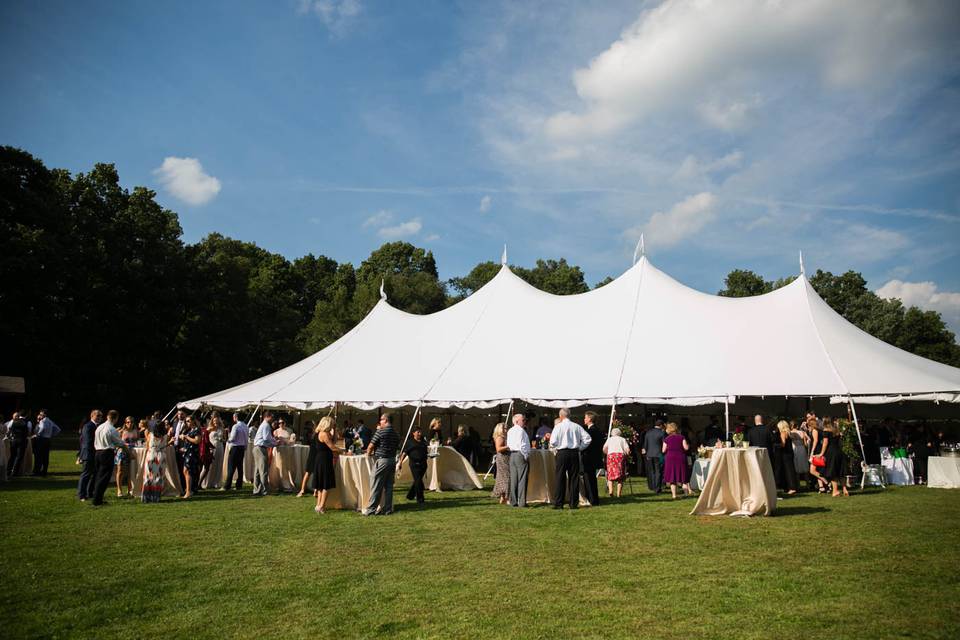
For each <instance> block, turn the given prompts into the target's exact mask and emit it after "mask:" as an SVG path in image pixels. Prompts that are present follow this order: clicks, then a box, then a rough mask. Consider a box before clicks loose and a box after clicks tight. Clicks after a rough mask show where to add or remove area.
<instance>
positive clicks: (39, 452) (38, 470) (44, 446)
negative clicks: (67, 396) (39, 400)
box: [33, 409, 60, 476]
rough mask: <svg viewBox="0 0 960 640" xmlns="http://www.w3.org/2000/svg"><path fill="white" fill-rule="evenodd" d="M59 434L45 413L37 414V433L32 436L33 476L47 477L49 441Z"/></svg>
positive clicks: (56, 427)
mask: <svg viewBox="0 0 960 640" xmlns="http://www.w3.org/2000/svg"><path fill="white" fill-rule="evenodd" d="M58 433H60V427H58V426H57V423H56V422H54V421H53V420H51V419H50V418H49V417H47V412H46V411H45V410H43V409H40V411H39V412H37V431H36V433H35V434H34V435H33V475H35V476H45V475H47V467H49V466H50V439H51V438H53V437H54V436H56V435H57V434H58Z"/></svg>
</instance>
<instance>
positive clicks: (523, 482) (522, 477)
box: [507, 413, 530, 507]
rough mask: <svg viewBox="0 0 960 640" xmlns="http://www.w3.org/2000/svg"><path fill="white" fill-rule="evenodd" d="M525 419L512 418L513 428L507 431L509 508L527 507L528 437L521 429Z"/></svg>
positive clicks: (520, 414)
mask: <svg viewBox="0 0 960 640" xmlns="http://www.w3.org/2000/svg"><path fill="white" fill-rule="evenodd" d="M524 422H526V418H524V417H523V414H522V413H517V414H515V415H514V416H513V426H512V427H510V430H509V431H507V447H508V448H509V449H510V485H509V491H508V492H507V495H508V496H509V500H510V506H511V507H525V506H527V472H528V471H529V469H530V466H529V463H528V462H527V458H529V457H530V436H529V435H527V430H526V429H524V428H523V423H524Z"/></svg>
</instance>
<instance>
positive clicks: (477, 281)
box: [447, 261, 501, 302]
mask: <svg viewBox="0 0 960 640" xmlns="http://www.w3.org/2000/svg"><path fill="white" fill-rule="evenodd" d="M500 268H501V265H500V264H499V263H497V262H493V261H488V262H481V263H480V264H478V265H477V266H475V267H474V268H473V269H471V270H470V273H468V274H467V275H465V276H463V277H460V278H451V279H450V280H448V281H447V285H448V286H449V287H450V289H452V290H453V291H455V292H456V294H455V295H454V296H453V298H452V301H454V302H456V301H457V300H462V299H464V298H466V297H467V296H469V295H471V294H473V293H474V292H476V291H478V290H479V289H480V287H482V286H483V285H485V284H487V283H488V282H490V281H491V280H493V278H494V277H495V276H496V275H497V274H498V273H500Z"/></svg>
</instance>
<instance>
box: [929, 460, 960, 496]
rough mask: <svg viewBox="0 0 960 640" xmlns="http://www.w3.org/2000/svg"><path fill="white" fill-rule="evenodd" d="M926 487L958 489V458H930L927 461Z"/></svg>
mask: <svg viewBox="0 0 960 640" xmlns="http://www.w3.org/2000/svg"><path fill="white" fill-rule="evenodd" d="M927 476H928V477H927V486H928V487H936V488H938V489H960V458H947V457H944V456H930V457H929V458H928V459H927Z"/></svg>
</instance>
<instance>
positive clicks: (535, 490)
mask: <svg viewBox="0 0 960 640" xmlns="http://www.w3.org/2000/svg"><path fill="white" fill-rule="evenodd" d="M527 462H528V463H529V465H530V466H529V470H528V471H527V503H528V504H529V503H535V502H541V503H546V504H550V503H552V502H553V492H554V489H555V487H556V468H557V454H556V453H555V452H554V451H553V450H550V449H531V450H530V457H529V458H527ZM580 506H581V507H589V506H590V501H589V500H587V498H586V497H585V496H584V495H583V483H582V482H581V483H580Z"/></svg>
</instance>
